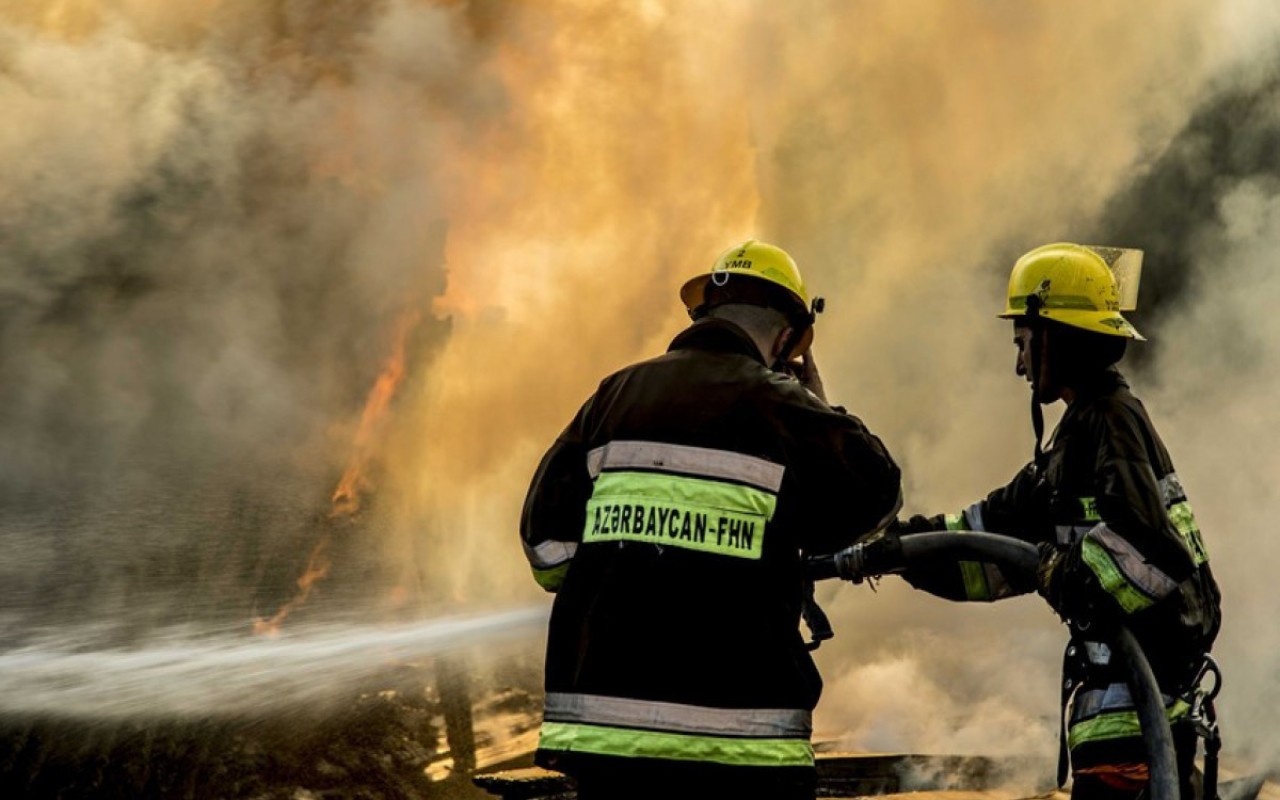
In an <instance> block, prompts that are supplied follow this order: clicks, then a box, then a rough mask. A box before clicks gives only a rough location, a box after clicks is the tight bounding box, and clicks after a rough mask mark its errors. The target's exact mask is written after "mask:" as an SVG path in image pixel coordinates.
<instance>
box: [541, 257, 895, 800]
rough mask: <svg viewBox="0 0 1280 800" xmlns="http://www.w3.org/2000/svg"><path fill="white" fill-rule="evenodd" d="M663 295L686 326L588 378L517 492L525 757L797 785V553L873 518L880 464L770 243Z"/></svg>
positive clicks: (801, 702) (696, 779)
mask: <svg viewBox="0 0 1280 800" xmlns="http://www.w3.org/2000/svg"><path fill="white" fill-rule="evenodd" d="M680 296H681V299H682V300H683V302H684V304H685V306H686V308H687V309H688V311H689V314H690V317H691V318H692V320H693V324H692V325H690V326H689V327H688V328H686V329H685V330H684V331H682V332H681V333H680V334H679V335H678V336H676V337H675V339H674V340H673V341H672V342H671V344H670V347H669V348H668V350H667V352H666V353H665V354H663V355H660V356H658V357H656V358H653V359H650V360H648V361H643V362H641V363H638V364H634V365H632V366H628V367H626V368H624V369H622V370H620V371H619V372H616V373H614V374H613V375H610V376H609V377H607V378H605V379H604V380H603V381H602V382H601V384H600V386H599V388H598V389H597V391H596V393H595V394H594V395H593V396H592V397H590V398H589V399H588V400H587V401H586V403H585V404H584V405H583V406H582V407H581V409H580V410H579V411H578V413H577V415H576V416H575V417H574V418H573V420H572V421H571V422H570V423H569V425H568V427H567V428H566V429H565V430H564V432H563V433H561V434H560V436H559V438H557V440H556V441H555V443H554V444H553V445H552V446H551V448H550V450H549V451H548V452H547V453H546V455H545V456H544V457H543V459H542V462H541V464H540V465H539V467H538V469H537V472H536V474H535V475H534V477H533V481H532V485H531V486H530V488H529V492H528V496H527V498H526V501H525V506H524V511H523V515H522V519H521V538H522V541H523V546H524V552H525V554H526V556H527V557H528V559H529V562H530V565H531V566H532V568H533V572H534V577H535V578H536V579H537V581H538V583H539V584H541V586H542V587H543V588H544V589H546V590H547V591H550V592H555V593H556V598H555V602H554V606H553V609H552V613H551V622H550V626H549V631H548V639H547V653H546V705H545V709H544V719H543V725H542V730H541V737H540V741H539V745H538V751H537V763H538V764H540V765H541V766H544V767H547V768H550V769H555V770H559V771H561V772H564V773H567V774H568V775H570V776H572V777H573V778H574V779H575V781H576V783H577V784H578V787H579V797H581V798H583V800H592V798H597V799H598V798H608V799H609V800H619V799H622V798H630V797H646V798H651V797H660V796H661V797H668V798H674V797H684V796H686V795H689V796H693V795H695V794H697V795H699V796H702V797H734V798H755V797H759V798H766V797H767V798H770V800H779V799H780V798H781V799H783V800H785V799H786V798H811V797H813V796H814V791H815V789H814V782H815V778H814V776H815V773H814V760H813V748H812V746H811V744H810V733H811V712H812V709H813V708H814V705H815V704H816V703H817V700H818V695H819V693H820V691H821V688H822V682H821V679H820V678H819V675H818V673H817V670H816V668H815V666H814V663H813V661H812V658H811V657H810V655H809V653H808V650H807V646H806V644H805V642H804V640H803V637H802V636H801V633H800V631H799V629H798V628H799V625H798V623H799V619H800V614H801V607H802V604H803V602H804V600H805V588H804V586H805V580H804V575H803V570H802V556H803V555H806V554H817V553H831V552H834V551H836V550H838V549H840V548H842V547H844V546H846V545H848V544H850V543H851V542H852V541H853V540H854V539H855V538H857V537H858V536H860V535H866V534H868V533H870V532H874V531H877V530H880V529H882V528H884V527H885V526H887V525H888V524H889V523H890V522H891V521H892V520H893V519H894V518H895V516H896V514H897V511H898V509H899V508H900V505H901V500H900V497H901V494H900V480H899V472H898V468H897V466H896V465H895V464H894V462H893V460H892V458H891V457H890V456H889V454H888V452H887V451H886V449H885V447H884V446H883V445H882V444H881V442H880V440H879V439H878V438H877V437H875V436H874V435H872V434H871V433H870V432H869V431H868V430H867V428H866V427H865V426H864V425H863V423H862V422H861V421H859V419H858V418H857V417H855V416H852V415H851V414H849V413H847V412H846V411H845V410H844V409H842V408H839V407H833V406H831V405H828V403H827V402H826V399H825V395H824V391H823V387H822V383H821V380H820V378H819V375H818V371H817V368H816V365H815V362H814V358H813V355H812V353H811V352H810V343H811V341H812V339H813V323H814V320H815V315H816V313H817V312H818V311H820V310H821V301H820V300H817V301H814V302H813V303H810V300H809V294H808V291H807V289H806V288H805V285H804V283H803V282H802V280H801V277H800V273H799V270H798V269H797V267H796V265H795V262H794V261H793V260H792V259H791V257H790V256H788V255H787V253H785V252H784V251H782V250H781V249H779V248H777V247H774V246H772V245H769V244H765V243H763V242H759V241H754V240H752V241H747V242H745V243H743V244H741V245H739V246H737V247H734V248H731V249H730V250H727V251H726V252H725V253H724V254H722V255H721V256H720V257H719V259H718V260H717V261H716V262H715V265H714V266H713V268H712V269H711V271H710V272H708V273H705V274H701V275H698V276H696V277H694V278H692V279H691V280H689V281H688V282H687V283H685V284H684V286H683V287H682V289H681V292H680ZM793 369H794V370H795V371H796V372H797V373H798V377H795V376H793V374H791V371H792V370H793Z"/></svg>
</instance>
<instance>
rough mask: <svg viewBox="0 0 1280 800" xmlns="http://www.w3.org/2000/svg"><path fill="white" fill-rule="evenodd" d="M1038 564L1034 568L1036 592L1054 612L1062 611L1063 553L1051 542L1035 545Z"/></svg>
mask: <svg viewBox="0 0 1280 800" xmlns="http://www.w3.org/2000/svg"><path fill="white" fill-rule="evenodd" d="M1036 548H1037V549H1038V550H1039V551H1040V564H1039V566H1037V567H1036V591H1037V592H1039V593H1040V596H1041V597H1043V598H1044V599H1045V600H1046V601H1047V602H1048V603H1049V605H1050V607H1052V608H1053V610H1054V611H1058V612H1061V611H1062V562H1063V557H1064V556H1065V551H1064V550H1061V549H1059V548H1058V546H1057V545H1055V544H1053V543H1052V542H1041V543H1040V544H1038V545H1036Z"/></svg>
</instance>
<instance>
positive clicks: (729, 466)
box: [587, 441, 786, 492]
mask: <svg viewBox="0 0 1280 800" xmlns="http://www.w3.org/2000/svg"><path fill="white" fill-rule="evenodd" d="M606 469H658V470H662V471H663V472H675V473H679V474H682V475H697V476H699V477H703V478H721V479H725V480H731V481H738V482H739V483H745V484H748V485H750V486H756V487H758V488H761V489H767V490H768V491H771V492H777V491H778V489H779V488H781V487H782V473H783V472H785V471H786V467H784V466H782V465H781V464H775V463H773V462H772V461H766V460H765V459H763V458H756V457H755V456H748V455H744V454H742V453H734V452H732V451H729V450H712V449H709V448H706V447H691V446H689V445H683V444H666V443H663V442H638V441H617V442H609V443H608V444H606V445H603V446H601V447H597V448H596V449H594V450H592V451H591V452H589V453H587V471H588V472H589V473H591V477H592V478H593V479H594V478H596V477H597V476H599V475H600V473H601V472H602V471H604V470H606Z"/></svg>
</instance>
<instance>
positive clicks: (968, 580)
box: [944, 511, 992, 600]
mask: <svg viewBox="0 0 1280 800" xmlns="http://www.w3.org/2000/svg"><path fill="white" fill-rule="evenodd" d="M944 519H945V520H946V523H947V530H949V531H956V532H962V531H966V530H968V528H967V525H968V522H967V521H966V519H965V515H964V512H963V511H962V512H960V513H959V514H947V515H946V516H945V517H944ZM958 564H959V566H960V577H961V578H962V579H963V580H964V595H965V597H966V598H967V599H969V600H990V599H992V598H991V586H990V585H989V584H988V583H987V569H986V567H985V566H984V565H983V563H982V562H981V561H960V562H958Z"/></svg>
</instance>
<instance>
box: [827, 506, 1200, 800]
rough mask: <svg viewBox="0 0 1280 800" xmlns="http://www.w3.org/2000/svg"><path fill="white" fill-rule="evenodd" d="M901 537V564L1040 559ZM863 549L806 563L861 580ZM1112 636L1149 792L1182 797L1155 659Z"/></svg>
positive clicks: (939, 537)
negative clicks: (1145, 759) (1145, 761)
mask: <svg viewBox="0 0 1280 800" xmlns="http://www.w3.org/2000/svg"><path fill="white" fill-rule="evenodd" d="M899 542H900V543H901V545H902V555H901V559H902V564H901V567H899V569H903V568H906V567H907V566H910V565H915V564H923V563H927V562H930V561H942V560H947V561H967V560H973V561H985V562H990V563H993V564H997V565H998V566H1000V567H1001V568H1007V569H1010V570H1015V571H1018V572H1023V573H1026V574H1028V575H1034V574H1035V571H1036V567H1037V565H1038V564H1039V560H1040V557H1039V553H1038V551H1037V550H1036V548H1035V546H1034V545H1031V544H1028V543H1026V542H1023V541H1020V540H1018V539H1014V538H1011V537H1008V536H1000V535H998V534H992V533H966V534H964V535H963V536H957V535H956V534H955V533H954V532H952V531H932V532H928V533H913V534H905V535H903V536H901V537H900V538H899ZM864 553H865V549H864V545H862V544H855V545H853V546H852V547H850V548H847V549H845V550H842V551H840V552H839V553H836V554H835V555H831V556H819V557H815V558H811V559H810V560H809V562H808V567H807V572H808V575H809V577H810V578H811V579H812V580H815V581H817V580H827V579H831V578H843V579H845V580H860V579H861V578H863V577H866V576H867V574H866V573H865V572H864V571H863V567H864V561H863V558H864ZM894 571H897V570H894ZM1113 635H1114V638H1113V642H1112V643H1113V644H1114V651H1115V652H1116V653H1117V654H1118V655H1119V656H1120V662H1121V663H1122V665H1123V667H1124V671H1125V676H1126V680H1127V683H1128V684H1129V692H1130V694H1131V695H1132V697H1133V700H1134V705H1135V706H1136V707H1137V712H1138V721H1139V723H1140V724H1141V726H1142V738H1143V741H1144V742H1145V744H1146V747H1147V753H1148V756H1149V758H1150V774H1151V783H1150V794H1149V796H1150V797H1151V798H1152V800H1177V798H1178V796H1179V788H1178V761H1177V757H1176V755H1175V752H1174V747H1173V732H1172V730H1171V729H1170V728H1169V719H1168V717H1167V716H1166V715H1165V708H1164V701H1163V698H1162V697H1161V694H1160V686H1159V684H1157V683H1156V678H1155V674H1154V673H1153V672H1152V671H1151V663H1150V662H1149V661H1147V657H1146V655H1144V654H1143V652H1142V646H1141V645H1139V644H1138V640H1137V639H1135V638H1134V636H1133V633H1132V632H1131V631H1130V630H1129V629H1128V628H1126V627H1125V626H1123V625H1117V626H1116V627H1115V630H1114V632H1113Z"/></svg>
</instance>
